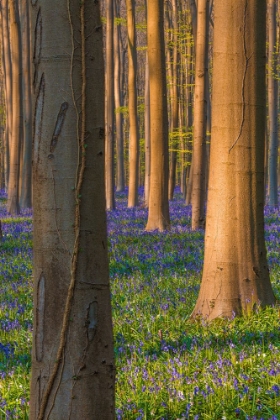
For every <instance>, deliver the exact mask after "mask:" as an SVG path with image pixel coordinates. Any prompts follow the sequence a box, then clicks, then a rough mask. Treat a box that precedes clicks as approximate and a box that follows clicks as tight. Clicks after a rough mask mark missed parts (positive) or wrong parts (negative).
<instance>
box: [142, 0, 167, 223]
mask: <svg viewBox="0 0 280 420" xmlns="http://www.w3.org/2000/svg"><path fill="white" fill-rule="evenodd" d="M163 16H164V7H163V2H162V0H154V1H148V21H147V34H148V60H149V75H150V116H151V176H150V195H149V215H148V222H147V226H146V230H148V231H152V230H156V229H158V230H159V231H164V230H166V229H169V228H170V217H169V206H168V114H167V93H166V73H165V53H164V22H163Z"/></svg>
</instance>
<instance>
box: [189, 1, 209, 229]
mask: <svg viewBox="0 0 280 420" xmlns="http://www.w3.org/2000/svg"><path fill="white" fill-rule="evenodd" d="M197 13H198V19H197V21H198V24H197V37H196V62H195V88H194V95H195V98H194V132H193V157H192V176H193V184H192V229H193V230H196V229H198V228H200V227H204V224H205V215H204V204H205V163H206V119H207V103H206V81H207V73H208V32H209V0H198V7H197Z"/></svg>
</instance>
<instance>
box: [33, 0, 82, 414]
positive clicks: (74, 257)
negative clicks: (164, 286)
mask: <svg viewBox="0 0 280 420" xmlns="http://www.w3.org/2000/svg"><path fill="white" fill-rule="evenodd" d="M68 11H69V20H70V26H71V31H72V36H73V24H72V18H71V12H70V0H68ZM80 25H81V28H80V31H81V43H80V45H81V67H82V68H81V79H82V90H81V112H80V116H81V117H80V118H81V119H80V130H78V131H80V132H79V135H78V139H77V140H78V142H79V146H78V147H79V154H78V167H77V175H76V188H75V198H76V211H75V223H74V231H75V239H74V247H73V253H72V257H71V278H70V284H69V288H68V293H67V296H66V303H65V309H64V314H63V321H62V329H61V333H60V340H59V346H58V350H57V355H56V361H55V364H54V366H53V370H52V372H51V375H50V377H49V380H48V383H47V386H46V390H45V392H44V395H43V398H42V403H41V407H40V412H39V416H38V420H43V419H44V417H45V413H46V409H47V405H48V401H49V398H50V395H51V393H52V391H53V386H54V382H55V380H56V378H57V375H58V372H59V369H60V367H61V374H60V379H59V380H61V377H62V370H63V365H62V364H64V351H65V346H66V340H67V331H68V327H69V318H70V312H71V306H72V301H73V295H74V289H75V284H76V272H77V264H78V254H79V245H80V223H81V222H80V218H81V190H82V185H83V179H84V171H85V166H86V155H85V147H84V146H85V134H86V45H85V44H86V38H85V1H84V0H81V2H80ZM72 45H73V43H72ZM72 59H73V51H72ZM72 59H71V66H72V65H73V61H72ZM71 75H72V71H71ZM72 89H73V83H72ZM74 103H75V102H74ZM75 106H76V103H75ZM57 390H58V388H57V389H56V391H55V394H54V396H53V400H52V402H51V409H50V412H49V413H48V417H49V416H50V413H51V410H52V408H53V406H54V403H55V398H56V393H57Z"/></svg>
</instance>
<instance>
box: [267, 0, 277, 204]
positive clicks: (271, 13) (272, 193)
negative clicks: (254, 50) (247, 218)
mask: <svg viewBox="0 0 280 420" xmlns="http://www.w3.org/2000/svg"><path fill="white" fill-rule="evenodd" d="M267 7H268V10H267V16H268V205H269V206H271V207H276V206H278V185H277V184H278V182H277V163H278V120H277V119H278V80H277V64H278V54H277V49H276V32H277V30H276V27H277V26H276V10H277V9H276V0H268V3H267Z"/></svg>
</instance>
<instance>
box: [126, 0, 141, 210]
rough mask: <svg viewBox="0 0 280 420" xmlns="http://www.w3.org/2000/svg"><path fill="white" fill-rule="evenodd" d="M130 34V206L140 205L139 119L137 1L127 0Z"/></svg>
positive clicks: (128, 32)
mask: <svg viewBox="0 0 280 420" xmlns="http://www.w3.org/2000/svg"><path fill="white" fill-rule="evenodd" d="M126 12H127V36H128V112H129V183H128V207H135V206H137V205H138V178H139V133H138V119H137V88H136V76H137V55H136V33H135V1H134V0H126Z"/></svg>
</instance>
